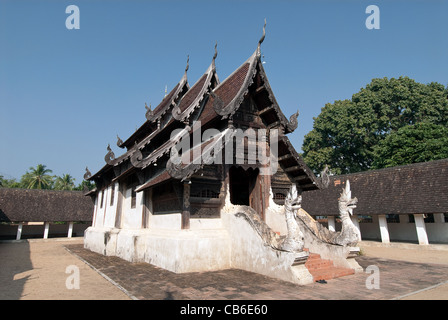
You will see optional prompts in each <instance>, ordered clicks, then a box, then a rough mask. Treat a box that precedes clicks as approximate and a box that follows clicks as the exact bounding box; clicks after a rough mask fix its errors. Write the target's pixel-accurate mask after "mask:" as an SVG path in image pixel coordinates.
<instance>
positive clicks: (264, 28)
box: [257, 18, 266, 55]
mask: <svg viewBox="0 0 448 320" xmlns="http://www.w3.org/2000/svg"><path fill="white" fill-rule="evenodd" d="M265 37H266V18H264V26H263V35H262V36H261V38H260V40H258V47H257V55H261V51H260V46H261V44H262V43H263V41H264V38H265Z"/></svg>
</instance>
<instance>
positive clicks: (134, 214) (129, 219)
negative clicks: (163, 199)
mask: <svg viewBox="0 0 448 320" xmlns="http://www.w3.org/2000/svg"><path fill="white" fill-rule="evenodd" d="M131 195H132V189H131V188H128V189H126V191H125V192H124V199H123V204H122V206H123V207H122V209H121V212H122V215H121V223H122V224H121V226H122V228H123V229H141V227H142V214H143V191H141V192H137V199H136V204H135V208H131Z"/></svg>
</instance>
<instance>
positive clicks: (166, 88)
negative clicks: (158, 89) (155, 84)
mask: <svg viewBox="0 0 448 320" xmlns="http://www.w3.org/2000/svg"><path fill="white" fill-rule="evenodd" d="M167 92H168V86H167V85H165V97H166V95H167Z"/></svg>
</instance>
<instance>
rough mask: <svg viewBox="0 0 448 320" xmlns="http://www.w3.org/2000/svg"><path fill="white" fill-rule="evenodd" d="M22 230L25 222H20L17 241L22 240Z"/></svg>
mask: <svg viewBox="0 0 448 320" xmlns="http://www.w3.org/2000/svg"><path fill="white" fill-rule="evenodd" d="M22 228H23V222H19V225H18V226H17V236H16V240H20V238H21V237H22Z"/></svg>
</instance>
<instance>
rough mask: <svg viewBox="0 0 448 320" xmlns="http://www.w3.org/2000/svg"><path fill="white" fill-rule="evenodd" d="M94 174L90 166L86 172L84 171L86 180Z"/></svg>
mask: <svg viewBox="0 0 448 320" xmlns="http://www.w3.org/2000/svg"><path fill="white" fill-rule="evenodd" d="M91 176H92V173H91V172H90V171H89V168H88V167H86V173H84V177H83V178H84V180H89V178H90V177H91Z"/></svg>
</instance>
